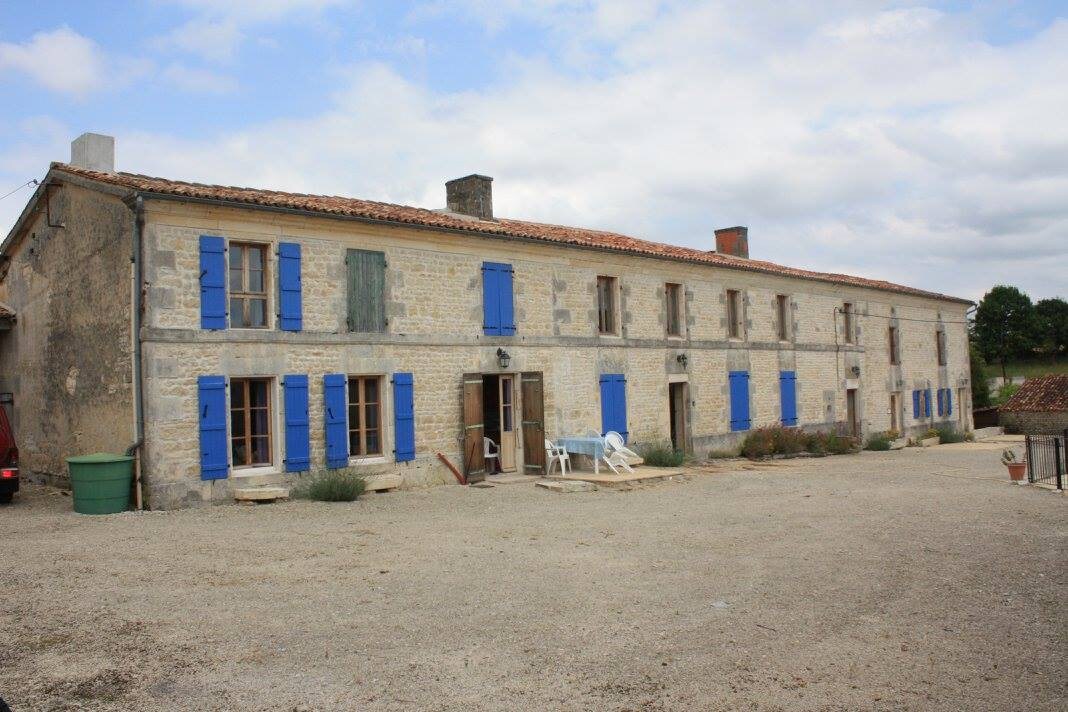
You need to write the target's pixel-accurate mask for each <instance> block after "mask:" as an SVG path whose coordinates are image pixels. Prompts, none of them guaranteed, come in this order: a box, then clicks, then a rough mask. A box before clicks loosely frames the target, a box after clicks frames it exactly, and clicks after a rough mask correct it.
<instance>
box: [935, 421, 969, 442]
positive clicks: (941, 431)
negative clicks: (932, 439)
mask: <svg viewBox="0 0 1068 712" xmlns="http://www.w3.org/2000/svg"><path fill="white" fill-rule="evenodd" d="M938 437H939V439H940V440H941V441H942V442H944V443H961V442H964V440H965V437H964V434H963V433H959V432H957V429H956V428H954V427H953V426H952V425H943V426H942V427H940V428H938Z"/></svg>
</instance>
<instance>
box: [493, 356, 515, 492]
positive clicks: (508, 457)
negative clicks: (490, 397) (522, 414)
mask: <svg viewBox="0 0 1068 712" xmlns="http://www.w3.org/2000/svg"><path fill="white" fill-rule="evenodd" d="M497 384H498V386H497V387H498V388H500V397H499V398H498V399H497V403H498V406H497V407H498V408H499V409H500V415H501V417H500V423H501V472H515V447H516V439H517V437H518V435H517V434H516V430H515V377H514V376H511V375H502V376H501V377H500V378H498V379H497Z"/></svg>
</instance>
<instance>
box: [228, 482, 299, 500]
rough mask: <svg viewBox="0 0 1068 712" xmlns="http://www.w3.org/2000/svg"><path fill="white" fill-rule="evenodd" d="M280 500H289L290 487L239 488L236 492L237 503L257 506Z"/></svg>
mask: <svg viewBox="0 0 1068 712" xmlns="http://www.w3.org/2000/svg"><path fill="white" fill-rule="evenodd" d="M279 499H289V488H288V487H270V486H264V487H238V488H236V489H235V490H234V500H235V501H237V502H243V503H248V504H255V503H256V502H274V501H275V500H279Z"/></svg>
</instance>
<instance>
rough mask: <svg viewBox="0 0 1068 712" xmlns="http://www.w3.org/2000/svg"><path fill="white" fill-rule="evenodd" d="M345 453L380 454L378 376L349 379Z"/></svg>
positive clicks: (380, 432) (380, 401)
mask: <svg viewBox="0 0 1068 712" xmlns="http://www.w3.org/2000/svg"><path fill="white" fill-rule="evenodd" d="M348 398H349V455H350V456H352V457H366V456H368V455H381V454H382V378H381V376H353V377H350V378H349V396H348Z"/></svg>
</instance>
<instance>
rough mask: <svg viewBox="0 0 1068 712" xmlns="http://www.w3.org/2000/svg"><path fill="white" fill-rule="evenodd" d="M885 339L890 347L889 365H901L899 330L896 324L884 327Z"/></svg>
mask: <svg viewBox="0 0 1068 712" xmlns="http://www.w3.org/2000/svg"><path fill="white" fill-rule="evenodd" d="M886 341H887V344H888V345H889V347H890V365H891V366H900V365H901V332H900V330H899V329H898V328H897V327H896V326H888V327H886Z"/></svg>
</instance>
